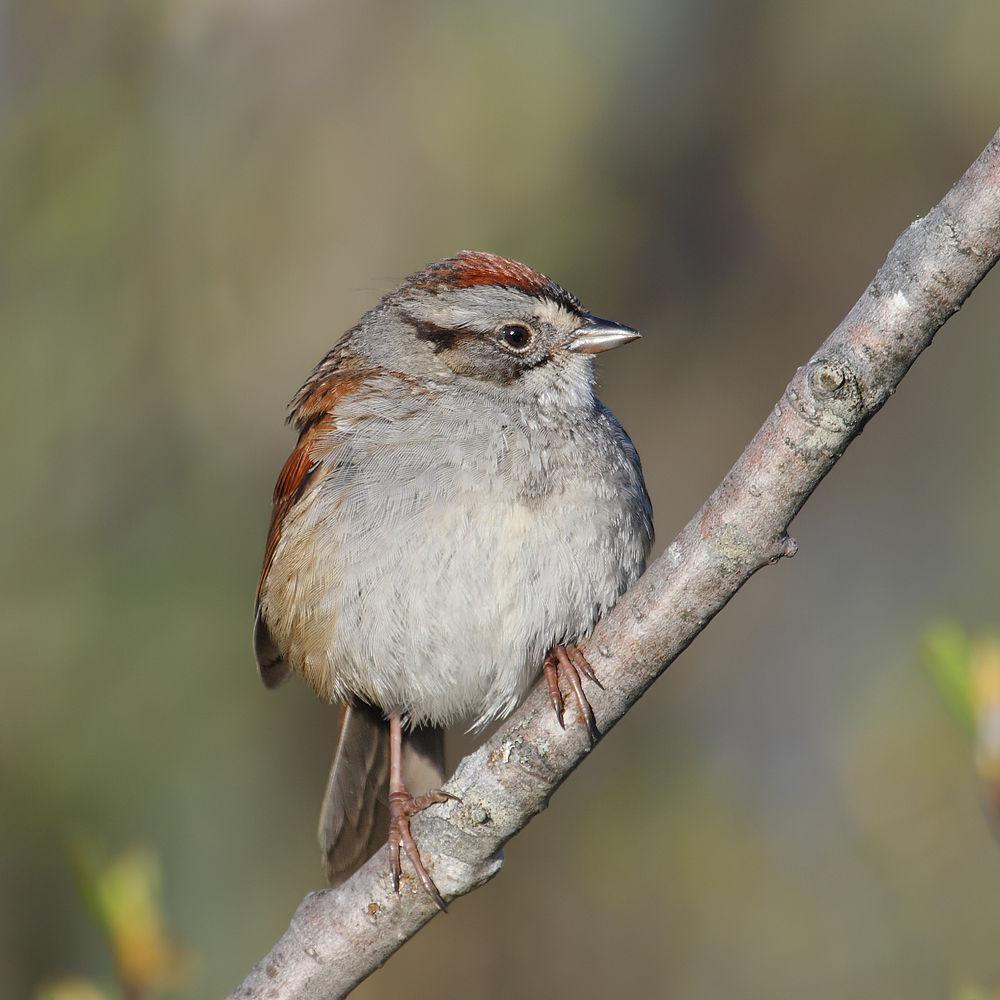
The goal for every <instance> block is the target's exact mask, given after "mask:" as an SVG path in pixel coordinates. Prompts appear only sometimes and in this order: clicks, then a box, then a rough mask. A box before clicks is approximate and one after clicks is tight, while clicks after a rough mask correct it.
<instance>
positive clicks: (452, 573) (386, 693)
mask: <svg viewBox="0 0 1000 1000" xmlns="http://www.w3.org/2000/svg"><path fill="white" fill-rule="evenodd" d="M638 336H639V334H638V333H637V332H636V331H635V330H632V329H631V328H629V327H627V326H621V325H619V324H617V323H612V322H609V321H608V320H603V319H599V318H597V317H595V316H593V315H591V314H590V313H588V312H587V311H586V310H584V309H583V307H582V306H581V305H580V302H579V300H578V299H577V298H576V297H575V296H573V295H571V294H569V293H568V292H567V291H565V290H564V289H562V288H561V287H560V286H559V285H557V284H556V283H555V282H553V281H552V280H550V279H549V278H547V277H545V276H544V275H542V274H539V273H538V272H537V271H534V270H532V269H531V268H529V267H526V266H525V265H523V264H518V263H516V262H514V261H511V260H506V259H505V258H503V257H497V256H495V255H493V254H489V253H481V252H474V251H465V252H463V253H460V254H458V255H457V256H456V257H453V258H451V259H449V260H445V261H442V262H441V263H438V264H432V265H429V266H428V267H426V268H424V270H422V271H419V272H417V273H416V274H414V275H412V276H411V277H409V278H407V280H406V281H404V282H403V284H402V285H401V286H400V287H399V288H398V289H396V290H395V291H394V292H391V293H390V294H388V295H386V296H385V297H384V298H383V299H382V301H381V302H379V304H378V305H377V306H376V307H375V308H374V309H372V310H371V311H370V312H368V313H366V314H365V316H364V317H362V319H361V321H360V322H359V323H358V324H357V326H355V327H354V328H353V329H352V330H350V331H349V332H348V333H347V334H346V335H345V336H344V337H343V338H342V339H341V340H340V342H339V343H338V344H337V345H336V346H335V347H334V348H333V350H331V351H330V353H329V354H327V356H326V357H325V358H324V359H323V360H322V361H321V362H320V363H319V365H318V366H317V367H316V369H315V370H314V371H313V373H312V375H310V376H309V379H308V381H307V382H306V383H305V385H304V386H303V387H302V388H301V389H300V390H299V392H298V394H297V395H296V396H295V398H294V400H293V401H292V404H291V414H290V418H289V419H290V421H291V423H292V424H294V426H295V428H296V430H297V431H298V434H299V439H298V444H297V445H296V446H295V449H294V450H293V451H292V453H291V455H290V456H289V458H288V461H287V462H285V466H284V468H283V469H282V470H281V474H280V476H279V477H278V482H277V486H276V487H275V490H274V511H273V515H272V519H271V527H270V531H269V532H268V536H267V546H266V550H265V554H264V568H263V571H262V573H261V578H260V587H259V589H258V593H257V613H256V620H255V622H254V633H253V643H254V652H255V654H256V658H257V664H258V666H259V668H260V675H261V678H262V680H263V682H264V684H266V685H267V686H268V687H274V686H275V685H277V684H278V683H279V682H280V681H281V680H283V679H284V677H285V676H286V675H287V674H288V673H289V672H290V671H295V672H296V673H299V674H301V675H302V676H303V677H304V678H305V680H306V681H307V682H308V683H309V684H310V686H311V687H312V688H313V690H314V691H315V692H316V694H317V695H318V696H319V697H320V698H322V699H323V700H324V701H328V702H342V703H344V705H345V710H344V717H343V723H342V726H341V733H340V740H339V743H338V746H337V751H336V756H335V757H334V761H333V767H332V770H331V773H330V779H329V783H328V786H327V791H326V798H325V800H324V803H323V810H322V816H321V819H320V843H321V846H322V848H323V855H324V860H325V864H326V869H327V874H328V876H329V878H330V880H331V882H338V881H341V880H343V879H344V878H346V877H347V875H349V874H350V873H351V872H352V871H353V870H354V869H355V868H357V867H358V866H359V865H360V864H361V863H362V862H364V861H365V860H366V859H367V858H368V857H369V856H370V855H371V854H372V853H373V851H374V850H375V849H376V847H377V846H378V845H379V844H380V843H383V842H385V840H386V838H388V843H389V852H390V866H391V871H392V877H393V882H394V885H395V887H396V890H397V891H398V889H399V878H400V870H401V868H400V848H402V849H403V850H404V851H405V853H406V855H407V856H408V858H409V860H410V863H411V864H412V865H413V868H414V869H415V871H416V873H417V875H418V877H419V878H420V880H421V882H422V883H423V885H424V887H425V888H426V889H427V891H428V892H429V893H430V894H431V895H432V896H433V897H434V899H435V900H436V901H437V902H438V904H439V905H440V906H442V907H443V906H444V902H443V900H442V899H441V896H440V894H439V893H438V891H437V889H436V887H435V886H434V883H433V881H432V880H431V878H430V876H429V875H428V873H427V871H426V869H425V867H424V865H423V863H422V861H421V858H420V854H419V852H418V850H417V847H416V844H415V843H414V841H413V838H412V836H411V834H410V824H409V820H410V817H411V816H412V815H414V814H415V813H416V812H419V811H420V810H421V809H424V808H426V807H427V806H428V805H430V804H432V803H435V802H443V801H445V799H446V798H448V796H447V795H446V794H445V793H443V792H440V791H430V792H427V793H426V794H422V795H419V796H417V797H414V796H413V795H412V794H411V792H410V789H413V788H415V787H418V785H420V786H422V787H424V788H427V787H430V786H431V785H433V784H438V783H440V781H441V780H442V779H443V776H444V775H443V770H444V753H443V750H444V729H443V727H445V726H447V725H448V724H450V723H453V722H457V721H459V720H472V722H473V726H474V727H480V726H483V725H485V724H486V723H488V722H490V721H492V720H495V719H499V718H502V717H503V716H505V715H507V714H508V713H509V712H510V711H511V710H512V709H513V708H514V706H515V705H516V704H517V703H518V700H519V699H520V698H521V696H522V695H523V694H524V692H525V690H526V689H527V688H528V686H529V685H530V684H531V682H532V681H533V680H534V678H535V677H536V676H537V675H538V673H539V671H540V670H541V671H543V672H544V674H545V677H546V680H547V682H548V690H549V694H550V697H551V699H552V704H553V707H554V709H555V711H556V714H557V715H558V717H559V721H560V722H562V715H563V698H562V694H561V693H560V687H559V682H560V678H561V679H563V680H564V681H565V683H566V684H568V685H569V689H570V690H571V691H572V693H573V696H574V698H575V700H576V702H577V704H578V706H579V708H580V711H581V712H582V714H583V717H584V720H585V721H586V724H587V725H588V728H589V730H590V731H591V733H592V734H593V733H594V732H595V731H596V727H595V723H594V716H593V712H592V710H591V708H590V704H589V702H588V701H587V698H586V695H585V694H584V691H583V687H582V683H581V676H582V677H584V678H588V679H590V680H592V681H596V678H595V677H594V674H593V671H592V670H591V668H590V665H589V664H588V663H587V660H586V658H585V657H584V656H583V654H582V652H581V651H580V650H579V649H578V648H577V647H576V645H575V644H576V643H577V642H579V641H581V640H582V639H584V638H585V637H586V636H587V635H589V633H590V632H591V630H592V629H593V627H594V624H595V623H596V622H597V620H598V619H599V618H600V617H601V615H602V614H604V613H605V612H606V611H607V610H608V609H609V608H610V607H612V605H614V603H615V602H616V601H617V600H618V598H619V596H620V595H621V594H622V593H623V592H624V590H625V589H626V588H627V587H628V586H629V585H631V584H632V583H633V582H634V581H635V580H636V579H637V578H638V577H639V575H640V574H641V573H642V571H643V569H644V567H645V563H646V557H647V556H648V554H649V549H650V546H651V544H652V539H653V527H652V520H651V511H650V504H649V497H648V496H647V494H646V488H645V485H644V483H643V478H642V470H641V468H640V465H639V457H638V455H637V454H636V451H635V448H634V447H633V445H632V442H631V441H630V440H629V437H628V435H627V434H626V433H625V431H624V430H623V429H622V426H621V424H619V423H618V421H617V420H616V419H615V417H614V415H613V414H612V413H611V412H610V411H609V410H608V409H607V408H606V407H605V406H604V405H603V404H602V403H601V402H600V400H599V399H598V398H597V396H596V395H595V391H594V357H593V356H594V355H595V354H597V353H599V352H601V351H606V350H608V349H609V348H612V347H617V346H618V345H620V344H626V343H628V342H629V341H631V340H635V339H636V338H637V337H638ZM386 787H388V796H386Z"/></svg>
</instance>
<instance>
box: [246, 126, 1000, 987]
mask: <svg viewBox="0 0 1000 1000" xmlns="http://www.w3.org/2000/svg"><path fill="white" fill-rule="evenodd" d="M998 256H1000V132H998V133H997V134H996V135H994V137H993V139H992V140H991V142H990V144H989V145H988V146H987V147H986V149H985V150H984V151H983V152H982V154H981V155H980V156H979V157H978V159H977V160H976V161H975V162H974V163H973V164H972V166H971V167H970V168H969V169H968V170H967V171H966V173H965V174H964V176H963V177H962V178H961V179H960V180H959V181H958V182H957V183H956V184H955V186H954V187H953V188H952V189H951V190H950V191H949V192H948V193H947V194H946V195H945V197H944V198H943V199H942V201H941V202H940V204H938V205H937V206H936V207H935V208H934V209H932V210H931V211H930V212H929V213H928V214H927V215H926V216H924V217H923V218H921V219H917V221H916V222H914V223H913V224H912V225H911V226H910V227H909V228H908V229H907V230H906V231H905V232H904V233H903V234H902V235H901V236H900V237H899V239H898V240H897V241H896V244H895V246H894V247H893V248H892V250H891V251H890V253H889V256H888V258H887V259H886V261H885V263H884V264H883V265H882V267H881V268H879V271H878V273H877V274H876V275H875V279H874V280H873V281H872V283H871V284H870V285H869V286H868V288H867V289H866V290H865V292H864V294H863V295H862V296H861V298H860V299H859V300H858V302H857V303H856V304H855V306H854V308H853V309H852V310H851V311H850V313H849V314H848V315H847V317H846V318H845V319H844V320H843V322H841V324H840V325H839V326H838V327H837V329H836V330H834V332H833V333H832V334H831V335H830V336H829V337H828V338H827V340H826V341H825V342H824V343H823V344H822V346H821V347H820V348H819V350H818V351H817V352H816V353H815V354H814V355H813V357H812V358H811V359H810V360H809V361H808V362H806V364H804V365H803V366H802V367H801V368H799V369H798V371H796V372H795V375H794V376H793V377H792V380H791V382H790V383H789V385H788V388H787V389H786V390H785V392H784V393H783V394H782V396H781V398H780V399H779V400H778V402H777V403H776V405H775V407H774V409H773V410H772V412H771V414H770V415H769V416H768V418H767V420H766V421H765V422H764V425H763V426H762V427H761V428H760V430H759V431H758V432H757V434H756V436H755V437H754V439H753V440H752V441H751V442H750V444H749V445H748V446H747V448H746V450H745V451H744V452H743V454H742V455H741V456H740V458H739V459H738V461H737V462H736V464H735V465H734V466H733V467H732V469H730V471H729V473H728V474H727V475H726V477H725V479H723V481H722V482H721V483H720V485H719V486H718V488H717V489H716V490H715V492H714V493H713V494H712V495H711V496H710V497H709V498H708V500H706V501H705V504H704V505H703V506H702V508H701V510H699V511H698V512H697V513H696V514H695V516H694V517H693V518H692V519H691V520H690V521H689V522H688V524H687V525H686V526H685V528H684V529H683V530H682V531H681V532H680V534H679V535H678V536H677V537H676V538H675V539H674V541H673V542H672V544H671V545H670V547H669V548H668V549H667V550H666V552H665V553H664V554H663V555H662V556H661V557H660V558H659V559H658V560H656V562H654V563H653V564H652V565H651V566H650V567H649V569H648V570H647V572H646V574H645V576H643V577H642V579H641V580H640V581H639V582H638V583H637V584H636V586H635V587H633V588H632V590H630V591H629V592H628V593H627V594H626V595H625V596H624V597H623V598H622V600H621V602H620V603H619V604H618V606H617V607H616V608H615V609H614V611H613V612H612V613H611V614H609V615H608V616H607V617H606V618H605V619H604V620H603V621H602V622H600V624H599V625H598V627H597V629H596V631H595V633H594V635H593V637H592V638H591V640H590V642H589V643H588V644H587V646H586V653H587V656H588V657H589V659H590V661H591V663H592V664H593V666H594V668H595V670H596V672H597V674H598V676H599V677H600V678H601V679H602V681H603V683H604V685H605V688H606V690H604V691H599V690H595V689H594V687H593V685H591V686H590V687H589V688H588V691H589V694H590V697H591V701H592V704H593V706H594V711H595V714H596V717H597V722H598V725H599V727H600V729H601V731H602V732H607V731H608V730H609V729H610V728H611V727H612V726H614V725H615V724H616V723H617V722H618V721H619V720H620V719H621V718H622V717H623V716H624V715H625V713H626V712H627V711H628V710H629V708H630V707H631V706H632V705H633V704H634V703H635V702H636V701H637V700H638V699H639V698H640V697H641V696H642V694H643V692H644V691H645V690H646V689H647V688H648V687H649V685H650V684H652V683H653V681H654V680H656V678H657V677H659V676H660V674H662V673H663V671H664V670H666V668H667V667H668V666H669V665H670V663H672V662H673V660H674V659H676V657H677V656H678V655H679V654H680V653H682V652H683V651H684V649H686V648H687V646H688V645H689V644H690V643H691V642H692V641H693V640H694V638H695V637H696V636H697V635H698V633H699V632H701V630H702V629H703V628H705V626H706V625H707V624H708V623H709V622H710V621H711V620H712V618H713V617H714V616H715V615H716V614H717V613H718V612H719V611H720V610H721V609H722V608H723V607H724V606H725V605H726V603H727V602H728V601H729V599H730V598H731V597H732V596H733V595H734V594H735V593H736V591H737V590H739V588H740V587H741V586H742V585H743V584H744V583H745V582H746V581H747V580H748V579H749V578H750V577H751V576H752V575H753V574H754V573H755V572H757V570H759V569H761V568H762V567H764V566H766V565H768V564H769V563H773V562H776V561H777V560H778V559H780V558H781V557H782V556H790V555H793V554H794V552H795V548H796V545H795V542H794V540H793V539H791V538H790V537H789V535H788V527H789V525H790V523H791V521H792V519H793V518H794V517H795V515H796V514H797V513H798V511H799V509H800V508H801V507H802V505H803V504H804V503H805V502H806V500H807V499H808V498H809V496H810V494H811V493H812V492H813V490H815V489H816V487H817V486H818V485H819V483H820V482H821V480H822V479H823V477H824V476H825V475H826V474H827V472H829V471H830V469H831V468H832V467H833V465H834V463H835V462H836V461H837V459H838V458H840V456H841V455H842V454H843V453H844V450H845V449H846V448H847V446H848V445H849V444H850V443H851V441H852V440H853V439H854V438H855V437H856V436H857V434H858V433H859V432H860V431H861V429H862V428H863V427H864V426H865V424H866V423H867V422H868V421H869V420H870V419H871V418H872V417H873V416H874V415H875V414H876V413H877V412H878V411H879V409H880V408H881V407H882V406H883V405H884V404H885V402H886V400H888V398H889V397H890V396H891V395H892V393H893V392H894V390H895V388H896V386H897V385H898V384H899V382H900V380H901V379H902V378H903V376H904V375H905V374H906V373H907V371H908V370H909V368H910V366H911V365H912V364H913V362H914V361H916V359H917V357H918V356H919V355H920V353H921V351H923V350H924V348H925V347H927V346H928V344H930V342H931V340H932V338H933V337H934V334H935V333H936V332H937V331H938V329H939V328H940V327H941V325H942V324H943V323H944V322H945V321H946V320H947V319H948V317H949V316H951V315H952V314H953V313H954V312H956V311H957V310H958V309H959V308H960V307H961V305H962V303H963V302H964V301H965V299H966V298H967V297H968V295H969V294H970V293H971V292H972V290H973V289H974V288H975V287H976V285H977V284H978V283H979V282H980V281H981V280H982V279H983V277H984V276H985V275H986V274H987V272H988V271H989V270H990V268H991V267H992V266H993V265H994V264H995V263H996V261H997V258H998ZM588 752H590V748H589V746H588V740H587V736H586V731H585V728H584V726H582V725H568V726H567V729H566V731H565V732H563V731H562V730H561V729H560V728H559V726H558V724H557V723H556V720H555V718H554V715H553V712H552V709H551V707H550V705H549V702H548V698H547V695H546V693H545V691H544V684H540V685H536V686H535V688H534V689H533V690H532V692H531V693H530V695H529V696H528V698H527V699H526V701H525V702H524V704H522V705H521V706H520V708H518V710H517V711H516V712H515V713H514V715H513V716H512V717H511V718H510V719H509V720H507V721H506V722H505V723H504V724H503V725H502V726H501V727H500V729H499V730H498V731H497V732H496V734H495V735H494V736H492V737H491V738H490V739H489V741H488V742H486V743H485V744H484V745H483V746H481V747H480V748H479V749H478V750H477V751H476V752H475V753H473V754H471V755H470V756H468V757H466V758H465V759H464V760H463V761H462V762H461V763H460V764H459V766H458V769H457V770H456V772H455V774H454V776H453V777H452V779H451V780H450V781H449V782H448V784H447V785H446V786H445V787H446V790H447V791H449V792H451V793H452V794H454V795H457V796H460V797H461V799H462V802H461V804H457V803H448V804H447V805H443V806H435V807H434V808H432V809H431V810H429V811H428V812H426V813H424V814H422V815H421V816H419V817H417V818H416V819H415V820H414V824H413V828H414V835H415V836H416V838H417V840H418V843H419V844H420V848H421V853H422V855H423V857H424V858H425V860H426V862H427V864H428V868H429V870H430V872H431V874H432V876H433V878H434V880H435V881H436V882H437V885H438V887H439V888H440V890H441V892H442V894H443V895H444V897H445V898H446V899H454V898H455V897H457V896H461V895H463V894H464V893H467V892H470V891H471V890H472V889H475V888H476V887H477V886H480V885H482V884H483V883H484V882H486V881H488V880H489V879H490V878H492V876H493V875H495V874H496V873H497V871H498V870H499V869H500V865H501V861H502V857H501V850H502V848H503V845H504V844H505V843H506V841H507V840H509V839H510V838H511V837H513V836H514V835H515V834H516V833H517V832H518V831H519V830H520V829H521V828H522V827H524V826H525V825H526V824H527V823H528V821H529V820H530V819H531V818H532V817H533V816H534V815H535V814H536V813H538V812H540V811H541V810H542V809H544V808H545V806H546V805H547V804H548V801H549V798H550V797H551V796H552V793H553V792H554V791H555V790H556V789H557V788H558V787H559V785H560V784H562V782H563V781H565V780H566V778H567V777H568V776H569V774H570V772H571V771H573V769H574V768H575V767H576V766H577V765H578V764H579V763H580V762H581V761H582V760H583V759H584V758H585V757H586V756H587V754H588ZM409 875H410V877H407V878H405V880H404V884H403V887H402V892H401V895H400V896H399V897H396V896H395V895H394V894H393V892H392V887H391V883H390V879H389V871H388V864H387V856H386V852H385V851H380V852H379V853H378V854H377V855H376V856H375V857H374V858H372V859H371V860H370V861H369V862H368V863H367V864H366V865H365V866H364V867H363V868H362V869H361V870H360V871H358V872H357V873H356V874H355V875H354V877H353V878H351V879H350V880H349V881H348V882H346V883H344V884H343V885H341V886H339V887H338V888H336V889H328V890H325V891H323V892H316V893H311V894H310V895H308V896H307V897H306V898H305V900H304V901H303V902H302V904H301V905H300V906H299V908H298V910H297V911H296V912H295V915H294V917H293V918H292V922H291V926H290V927H289V928H288V930H287V931H286V932H285V934H284V935H283V936H282V937H281V939H280V940H279V941H278V943H277V944H276V945H275V946H274V948H272V950H271V952H270V953H269V954H268V955H267V956H265V957H264V958H263V959H262V960H261V961H260V962H258V964H257V965H256V966H255V967H254V968H253V970H252V971H251V972H250V974H249V976H247V978H246V980H245V981H244V982H243V984H242V985H241V986H240V987H239V988H237V990H236V991H235V992H234V993H233V994H232V995H231V1000H232V998H244V1000H264V998H270V1000H320V998H323V1000H328V998H334V997H342V996H345V995H346V994H347V993H348V992H350V990H351V989H353V988H354V987H355V986H356V985H357V984H358V983H360V982H361V981H362V980H363V979H364V978H365V977H366V976H368V975H369V974H370V973H371V972H373V971H374V970H375V969H377V968H378V967H379V966H380V965H382V964H383V963H384V962H385V961H386V959H388V958H389V956H390V955H392V953H393V952H394V951H396V949H397V948H399V947H400V946H401V945H402V944H403V943H404V942H405V941H407V940H408V939H409V938H410V937H412V936H413V935H414V934H416V932H417V931H418V930H419V929H420V928H421V927H422V926H423V925H424V924H425V923H427V921H428V920H430V919H431V918H432V917H433V916H434V915H435V913H436V912H437V911H436V908H435V906H434V903H433V902H432V901H431V899H430V898H429V897H428V896H427V895H426V894H425V893H424V892H423V890H422V889H421V887H420V885H419V883H417V882H416V881H415V880H414V879H413V877H412V872H410V873H409Z"/></svg>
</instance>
